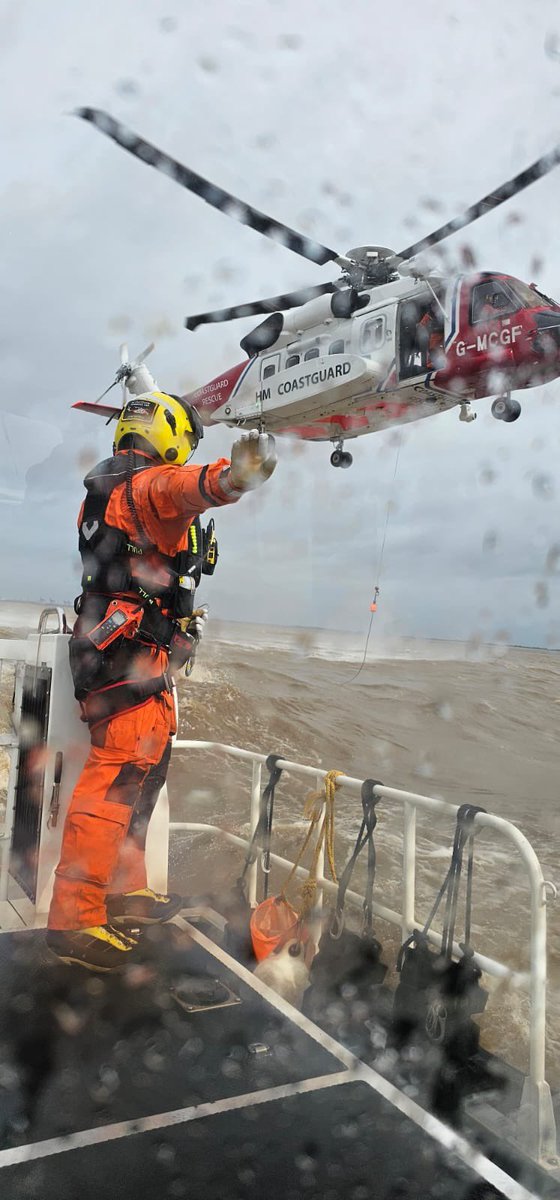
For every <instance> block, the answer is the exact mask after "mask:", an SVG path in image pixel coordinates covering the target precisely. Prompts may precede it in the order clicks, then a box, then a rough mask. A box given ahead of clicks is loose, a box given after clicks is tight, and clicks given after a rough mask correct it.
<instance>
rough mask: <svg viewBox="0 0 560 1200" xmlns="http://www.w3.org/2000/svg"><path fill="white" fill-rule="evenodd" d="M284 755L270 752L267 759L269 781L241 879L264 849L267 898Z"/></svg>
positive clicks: (262, 798) (242, 881) (262, 797)
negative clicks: (273, 822)
mask: <svg viewBox="0 0 560 1200" xmlns="http://www.w3.org/2000/svg"><path fill="white" fill-rule="evenodd" d="M282 757H283V756H282V755H281V754H269V756H268V758H267V760H266V767H267V770H268V772H269V778H268V783H267V785H266V787H265V789H264V791H263V794H262V796H261V803H260V809H259V819H258V821H257V824H256V826H255V829H254V832H253V836H252V838H251V842H250V845H249V849H248V850H247V854H246V857H245V863H244V866H243V871H242V872H241V876H240V880H239V881H240V883H241V884H243V883H244V882H245V878H246V875H247V871H248V870H249V867H251V866H252V865H253V863H254V861H255V859H256V857H257V854H258V851H259V849H262V850H263V873H264V899H265V900H266V899H267V897H268V879H269V875H270V838H271V833H272V817H273V813H274V791H275V788H276V784H277V783H278V780H279V779H280V776H281V775H282V768H281V767H279V766H278V763H279V762H280V760H281V758H282Z"/></svg>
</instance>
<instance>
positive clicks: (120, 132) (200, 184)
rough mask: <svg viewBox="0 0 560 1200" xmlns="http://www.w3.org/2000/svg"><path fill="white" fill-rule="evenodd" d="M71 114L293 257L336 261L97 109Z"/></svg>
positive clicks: (330, 252) (328, 252)
mask: <svg viewBox="0 0 560 1200" xmlns="http://www.w3.org/2000/svg"><path fill="white" fill-rule="evenodd" d="M74 111H75V115H76V116H78V117H81V118H82V119H83V120H84V121H89V122H90V124H91V125H95V127H96V129H99V130H101V132H102V133H105V134H106V135H107V137H110V138H112V140H113V141H114V142H116V143H117V145H118V146H122V148H123V150H128V152H129V154H134V156H135V158H139V159H140V160H141V162H145V163H148V166H150V167H155V168H156V170H157V171H162V172H163V174H164V175H169V176H170V178H171V179H174V180H175V181H176V182H177V183H179V184H180V185H181V187H184V188H186V189H187V191H189V192H194V194H195V196H200V198H201V200H205V201H206V204H211V205H212V207H213V208H217V209H218V210H219V211H220V212H223V213H225V214H226V216H228V217H234V218H235V220H236V221H240V222H241V224H242V225H249V226H250V228H251V229H256V230H257V232H258V233H263V234H264V235H265V237H269V238H272V239H273V240H274V241H277V242H280V243H281V244H282V245H283V246H287V247H288V250H293V251H294V254H300V255H302V256H303V258H308V259H310V260H311V262H314V263H318V265H319V266H324V264H325V263H328V262H336V261H337V260H338V258H339V255H338V254H337V252H336V250H330V249H329V247H328V246H323V245H322V243H321V242H316V241H314V240H313V238H308V237H305V236H304V235H303V234H301V233H297V232H296V230H295V229H290V227H289V225H283V224H282V222H281V221H275V220H274V218H273V217H268V216H267V215H266V213H263V212H260V211H259V209H258V208H253V206H252V205H251V204H246V203H245V202H244V201H243V200H238V198H237V196H234V195H232V193H231V192H226V191H225V190H224V188H221V187H218V186H217V185H216V184H215V183H210V181H209V180H208V179H204V177H203V176H202V175H197V173H196V171H191V169H190V167H185V166H183V164H182V163H180V162H177V159H175V158H171V155H169V154H165V153H164V152H163V150H158V148H157V146H154V145H153V144H152V142H147V141H146V140H145V139H144V138H141V137H139V136H138V134H136V133H133V132H132V131H131V130H130V129H127V127H126V125H123V124H122V123H121V122H120V121H116V120H115V118H114V117H111V116H109V114H108V113H105V112H102V110H101V109H99V108H77V109H75V110H74Z"/></svg>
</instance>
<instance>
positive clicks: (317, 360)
mask: <svg viewBox="0 0 560 1200" xmlns="http://www.w3.org/2000/svg"><path fill="white" fill-rule="evenodd" d="M76 115H77V116H79V117H80V118H82V119H83V120H85V121H88V122H89V123H91V124H92V125H94V126H95V127H96V128H97V129H99V130H100V131H101V132H102V133H104V134H106V135H107V136H108V137H109V138H111V139H112V140H113V141H114V142H116V143H117V145H119V146H120V147H122V148H123V149H125V150H127V151H128V152H129V153H130V154H133V155H134V156H135V157H136V158H138V159H140V160H141V161H142V162H144V163H147V164H148V165H149V166H152V167H154V168H156V169H157V170H158V171H162V172H163V173H164V174H167V175H169V176H170V177H171V178H172V179H174V180H175V181H176V182H177V183H179V184H180V185H181V186H182V187H184V188H186V189H187V190H188V191H191V192H193V193H195V194H196V195H198V196H200V198H201V199H202V200H204V201H205V202H206V203H207V204H210V205H212V207H214V208H217V209H218V210H219V211H221V212H223V213H225V214H226V215H228V216H231V217H234V218H235V219H236V220H238V221H240V222H241V223H242V224H245V225H249V226H250V227H251V228H253V229H255V230H257V231H258V232H259V233H261V234H264V235H265V236H266V237H270V238H272V239H274V240H277V241H280V242H281V243H282V244H283V245H285V246H286V247H287V248H288V249H290V250H292V251H293V252H294V253H296V254H299V255H301V256H303V257H304V258H306V259H309V260H310V261H311V262H313V263H314V264H315V265H318V266H325V265H326V264H328V263H333V264H335V265H336V266H338V267H339V268H340V269H341V275H340V278H339V279H337V280H335V281H328V282H326V283H321V284H318V285H315V286H312V287H309V288H300V289H298V290H297V291H295V292H291V293H288V294H286V295H278V296H271V297H268V298H266V299H262V300H257V301H253V302H251V303H249V304H238V305H234V306H233V307H231V308H222V309H217V310H215V311H213V312H203V313H197V314H195V315H192V316H189V317H187V319H186V320H185V325H186V327H187V329H189V330H195V329H197V328H198V327H199V326H201V325H205V324H209V323H213V322H222V321H231V320H234V319H236V318H240V317H245V318H246V317H250V316H256V315H258V314H265V313H266V314H268V315H267V316H266V318H265V320H264V321H262V322H261V323H260V324H259V325H257V327H256V328H255V329H253V330H252V331H251V332H250V333H248V334H247V335H246V336H245V337H243V338H242V339H241V343H240V345H241V348H242V350H243V351H244V352H245V354H246V356H247V358H246V360H244V361H243V362H240V363H238V364H236V365H235V366H233V367H231V368H229V370H226V371H223V372H222V373H221V374H220V375H217V376H216V377H215V378H214V379H212V380H210V382H208V383H206V384H204V385H203V386H201V387H199V388H197V389H196V390H195V391H193V392H190V393H189V394H188V396H186V397H185V399H187V400H188V401H189V402H190V403H192V404H194V405H195V406H196V408H197V409H198V411H199V413H200V416H201V419H202V421H203V423H204V424H205V425H213V424H216V423H224V424H226V425H228V426H234V427H244V426H245V427H246V426H255V425H256V426H258V427H259V428H260V429H261V430H263V431H266V432H270V433H274V434H288V435H292V436H295V437H299V438H303V439H306V440H309V441H325V442H331V443H332V444H333V446H334V449H333V452H332V454H331V460H330V461H331V463H332V465H333V466H334V467H349V466H350V465H351V463H352V455H351V454H350V453H348V452H347V451H345V450H344V443H345V441H347V440H351V439H353V438H357V437H361V436H362V434H366V433H373V432H375V431H377V430H381V429H386V428H388V427H390V426H393V425H399V424H401V423H403V422H407V421H416V420H419V419H420V418H423V417H427V416H431V415H432V414H434V413H438V412H445V411H446V410H447V409H450V408H454V407H458V408H459V419H460V420H462V421H465V422H470V421H473V420H475V418H476V413H474V412H473V411H472V410H471V408H470V405H471V402H472V401H474V400H479V399H482V398H483V397H494V400H493V403H492V414H493V416H494V417H496V418H497V419H498V420H501V421H506V422H508V423H509V422H512V421H516V420H517V418H518V417H519V415H520V413H521V405H520V404H519V402H518V401H517V400H516V399H514V398H513V397H512V395H511V392H512V390H513V389H519V390H526V389H527V388H531V387H537V386H539V385H541V384H543V383H546V382H548V381H550V380H552V379H555V378H557V377H558V376H559V375H560V304H559V303H557V302H556V301H554V300H551V299H550V298H549V297H548V296H546V295H544V294H543V293H542V292H540V291H539V290H538V288H537V286H536V284H534V283H532V284H530V285H527V284H526V283H523V282H522V281H521V280H520V279H515V278H513V277H512V276H509V275H505V274H502V273H500V272H498V273H496V272H492V271H482V272H476V273H472V274H457V275H454V276H452V277H443V276H442V274H441V273H439V272H437V271H434V270H431V269H428V270H422V268H421V265H420V264H419V261H418V256H419V255H420V254H422V253H423V252H424V251H426V250H428V249H429V248H430V247H432V246H435V245H438V244H439V243H440V242H442V241H443V240H444V239H445V238H447V237H449V236H450V235H451V234H453V233H456V232H457V231H458V230H459V229H464V228H465V226H467V225H470V224H471V223H472V222H473V221H476V220H478V218H479V217H481V216H483V215H484V214H485V213H487V212H489V211H491V210H492V209H495V208H497V207H498V206H499V205H500V204H503V203H504V202H505V201H506V200H509V199H511V197H512V196H515V195H517V194H518V193H519V192H521V191H523V190H524V189H525V188H526V187H528V186H529V185H530V184H531V183H534V182H535V181H536V180H537V179H539V178H541V177H542V176H543V175H546V174H547V173H548V172H549V171H551V170H552V168H553V167H555V166H556V165H557V164H558V163H559V162H560V146H557V147H555V148H554V149H553V150H552V151H551V152H550V153H549V154H547V155H544V156H543V157H541V158H539V159H538V160H537V161H536V162H534V163H533V164H532V165H531V166H530V167H528V168H527V169H526V170H525V171H522V172H520V173H519V174H518V175H516V176H514V178H512V179H510V180H508V182H506V183H504V184H503V185H502V186H501V187H499V188H498V189H497V190H495V191H493V192H490V193H489V194H488V195H487V196H484V197H483V198H482V199H481V200H479V201H478V202H477V203H476V204H473V205H472V206H471V207H470V208H468V209H467V210H466V211H465V212H464V213H463V214H462V215H460V216H459V217H457V218H455V219H454V220H451V221H448V222H446V224H444V225H442V226H441V227H440V228H439V229H436V230H435V231H434V232H432V233H430V234H428V235H427V236H426V237H423V238H421V239H420V240H419V241H417V242H414V243H413V244H412V245H410V246H406V247H405V248H404V249H403V250H400V251H399V252H398V253H396V252H394V251H393V250H391V249H389V248H388V247H386V246H359V247H357V248H355V249H353V250H349V251H348V253H347V254H345V255H342V254H339V253H338V252H337V251H336V250H333V249H330V248H329V247H328V246H325V245H323V244H321V243H320V242H316V241H314V240H313V239H312V238H309V237H306V236H305V235H303V234H300V233H298V232H297V231H295V230H293V229H291V228H290V227H289V226H287V225H284V224H283V223H282V222H280V221H276V220H275V219H274V218H272V217H269V216H267V215H266V214H264V213H262V212H260V211H259V210H258V209H255V208H253V207H252V206H251V205H249V204H246V203H244V202H243V201H241V200H239V199H238V198H237V197H235V196H234V195H233V194H232V193H230V192H227V191H225V190H224V189H223V188H221V187H218V186H217V185H216V184H213V183H211V182H209V181H208V180H206V179H204V178H203V177H202V176H201V175H198V174H196V172H194V171H192V170H191V169H190V168H189V167H186V166H184V165H183V164H182V163H180V162H178V161H177V160H176V159H174V158H172V157H170V155H168V154H166V153H164V152H163V151H161V150H159V149H158V148H157V147H156V146H154V145H153V144H152V143H151V142H147V141H146V140H145V139H144V138H142V137H139V136H138V135H137V134H135V133H133V132H131V131H130V130H129V129H128V128H127V127H126V126H124V125H123V124H121V123H120V122H119V121H116V120H115V119H114V118H113V117H111V116H109V115H108V114H107V113H104V112H102V111H100V110H99V109H94V108H80V109H78V110H76ZM127 372H128V373H127ZM139 378H140V377H138V378H137V382H136V386H137V387H138V386H139ZM117 379H120V380H121V382H124V383H125V384H126V385H127V386H128V387H129V390H132V389H131V384H132V386H133V381H134V379H135V374H134V369H133V366H131V364H128V363H124V364H121V367H120V368H119V372H117ZM116 381H117V380H115V382H116ZM74 407H76V408H82V409H85V410H86V411H88V412H98V413H101V414H103V415H107V414H112V415H115V416H118V414H119V412H120V408H114V409H110V408H109V407H108V406H107V405H100V404H99V403H95V404H87V403H84V402H79V403H78V404H76V405H75V406H74Z"/></svg>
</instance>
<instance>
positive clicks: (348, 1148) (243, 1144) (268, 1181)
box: [1, 1083, 500, 1200]
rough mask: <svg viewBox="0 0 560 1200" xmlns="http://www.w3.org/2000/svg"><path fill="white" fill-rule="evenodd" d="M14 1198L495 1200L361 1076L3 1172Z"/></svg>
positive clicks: (473, 1176) (472, 1176)
mask: <svg viewBox="0 0 560 1200" xmlns="http://www.w3.org/2000/svg"><path fill="white" fill-rule="evenodd" d="M1 1181H2V1184H3V1186H4V1187H5V1189H6V1190H5V1192H4V1193H3V1194H5V1195H6V1196H9V1197H10V1200H62V1198H64V1200H66V1197H68V1198H69V1200H70V1197H74V1196H76V1197H77V1196H79V1197H80V1200H105V1198H109V1197H111V1198H113V1197H119V1200H129V1197H130V1198H134V1200H160V1198H163V1197H166V1198H167V1197H174V1198H175V1197H176V1198H177V1200H181V1197H184V1198H185V1200H261V1198H262V1200H265V1198H266V1200H301V1198H303V1197H309V1198H310V1200H312V1198H313V1200H316V1198H318V1197H321V1198H322V1200H323V1198H325V1200H327V1198H328V1200H351V1198H353V1200H495V1198H498V1197H499V1195H500V1193H499V1192H497V1191H495V1190H492V1189H490V1188H486V1186H485V1188H484V1189H483V1188H482V1187H481V1184H480V1180H478V1181H477V1177H476V1176H475V1175H474V1174H473V1173H472V1172H470V1171H469V1170H468V1168H467V1167H464V1166H462V1165H461V1164H457V1162H451V1161H450V1160H449V1159H448V1158H447V1157H446V1155H445V1153H444V1152H443V1151H442V1150H441V1149H440V1147H439V1146H438V1145H437V1144H436V1143H435V1142H433V1141H432V1140H431V1139H429V1138H424V1137H423V1136H422V1135H421V1133H420V1131H419V1130H418V1129H416V1128H415V1127H414V1126H412V1125H410V1123H409V1122H408V1121H407V1120H406V1118H404V1117H401V1116H400V1115H399V1114H398V1113H396V1112H395V1110H394V1109H393V1108H392V1106H391V1105H389V1104H388V1103H387V1102H386V1101H384V1100H382V1099H381V1098H380V1097H379V1096H377V1095H376V1094H375V1092H372V1090H371V1088H369V1087H368V1086H367V1085H366V1084H363V1083H347V1084H341V1085H339V1086H338V1087H333V1088H329V1089H328V1090H326V1091H323V1092H316V1093H314V1094H313V1095H311V1096H309V1095H307V1096H291V1097H289V1098H287V1099H283V1100H280V1101H273V1102H270V1103H267V1104H262V1105H257V1106H255V1107H254V1108H249V1109H245V1110H243V1111H241V1112H228V1113H223V1114H219V1115H215V1116H210V1117H206V1118H204V1119H202V1120H199V1121H194V1122H191V1123H189V1124H187V1125H184V1126H178V1127H175V1128H173V1129H171V1130H164V1131H161V1132H157V1133H150V1134H140V1135H137V1136H131V1137H128V1138H127V1139H126V1140H121V1141H118V1142H109V1143H107V1144H106V1145H104V1146H101V1147H100V1146H96V1147H89V1148H86V1149H80V1150H72V1151H68V1152H66V1153H63V1154H59V1155H57V1156H56V1157H53V1158H49V1159H42V1160H38V1161H37V1162H35V1163H29V1164H23V1165H22V1166H19V1167H14V1168H8V1169H7V1170H4V1171H2V1173H1Z"/></svg>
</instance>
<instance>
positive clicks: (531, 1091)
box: [517, 869, 557, 1165]
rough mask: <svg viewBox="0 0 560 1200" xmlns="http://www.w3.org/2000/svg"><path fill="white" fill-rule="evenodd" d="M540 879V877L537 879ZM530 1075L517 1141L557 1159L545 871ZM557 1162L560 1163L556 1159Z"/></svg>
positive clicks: (535, 952) (538, 900)
mask: <svg viewBox="0 0 560 1200" xmlns="http://www.w3.org/2000/svg"><path fill="white" fill-rule="evenodd" d="M537 874H538V876H540V878H537ZM530 881H531V945H530V955H531V961H530V978H531V983H530V994H529V1003H530V1016H529V1021H530V1026H529V1074H528V1076H527V1078H526V1079H525V1082H524V1084H523V1092H522V1094H521V1104H520V1107H519V1113H518V1118H517V1133H518V1140H519V1143H520V1145H521V1146H523V1148H524V1149H525V1150H526V1151H527V1153H528V1154H530V1155H531V1156H532V1157H533V1158H536V1159H537V1161H539V1162H543V1163H545V1164H547V1165H553V1164H554V1160H555V1159H556V1153H557V1147H556V1122H555V1117H554V1109H553V1106H552V1096H551V1092H550V1087H549V1084H548V1083H547V1082H546V1079H545V1069H546V1067H545V1046H546V966H547V964H546V885H545V883H544V880H543V879H542V872H541V871H540V869H539V871H538V873H537V872H531V874H530ZM556 1161H557V1160H556Z"/></svg>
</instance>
